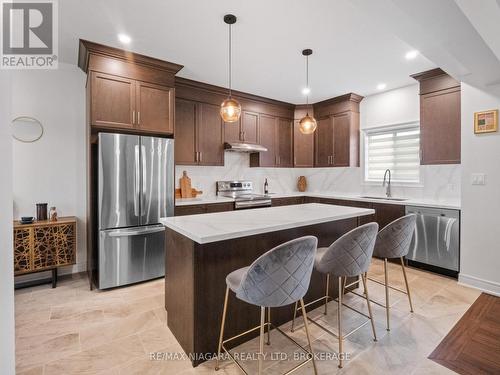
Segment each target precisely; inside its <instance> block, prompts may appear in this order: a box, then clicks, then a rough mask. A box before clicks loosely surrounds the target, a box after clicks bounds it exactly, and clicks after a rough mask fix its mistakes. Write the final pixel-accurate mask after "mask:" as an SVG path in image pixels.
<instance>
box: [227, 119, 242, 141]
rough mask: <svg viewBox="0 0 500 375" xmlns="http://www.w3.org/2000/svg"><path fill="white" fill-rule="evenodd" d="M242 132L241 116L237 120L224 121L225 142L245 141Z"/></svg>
mask: <svg viewBox="0 0 500 375" xmlns="http://www.w3.org/2000/svg"><path fill="white" fill-rule="evenodd" d="M242 138H243V137H242V134H241V117H240V118H239V120H238V121H235V122H225V123H224V142H235V143H238V142H243V139H242Z"/></svg>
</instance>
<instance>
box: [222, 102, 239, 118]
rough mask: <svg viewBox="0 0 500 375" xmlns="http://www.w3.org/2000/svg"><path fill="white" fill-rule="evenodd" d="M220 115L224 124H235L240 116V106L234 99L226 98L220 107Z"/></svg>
mask: <svg viewBox="0 0 500 375" xmlns="http://www.w3.org/2000/svg"><path fill="white" fill-rule="evenodd" d="M220 115H221V117H222V119H223V120H224V121H225V122H236V121H238V120H239V118H240V115H241V104H240V103H238V101H237V100H236V99H233V98H227V99H226V100H224V101H223V102H222V104H221V105H220Z"/></svg>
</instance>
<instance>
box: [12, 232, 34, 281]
mask: <svg viewBox="0 0 500 375" xmlns="http://www.w3.org/2000/svg"><path fill="white" fill-rule="evenodd" d="M32 232H33V228H15V229H14V272H15V273H16V275H17V274H21V273H25V272H30V271H31V270H32V269H33V252H32V248H33V241H32V234H33V233H32Z"/></svg>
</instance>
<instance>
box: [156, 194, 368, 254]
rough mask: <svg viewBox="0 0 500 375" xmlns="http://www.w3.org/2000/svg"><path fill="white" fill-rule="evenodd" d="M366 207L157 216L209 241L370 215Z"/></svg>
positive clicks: (321, 206) (312, 206)
mask: <svg viewBox="0 0 500 375" xmlns="http://www.w3.org/2000/svg"><path fill="white" fill-rule="evenodd" d="M374 213H375V211H374V210H372V209H366V208H357V207H346V206H335V205H330V204H321V203H307V204H299V205H290V206H280V207H267V208H259V209H252V210H235V211H227V212H217V213H211V214H200V215H188V216H174V217H167V218H161V219H160V222H161V223H162V224H163V225H165V226H166V227H167V228H169V229H172V230H174V231H176V232H178V233H180V234H182V235H183V236H185V237H188V238H189V239H191V240H193V241H195V242H197V243H199V244H204V243H210V242H216V241H223V240H228V239H233V238H239V237H246V236H251V235H255V234H261V233H268V232H274V231H280V230H284V229H290V228H295V227H302V226H307V225H314V224H321V223H326V222H330V221H337V220H342V219H349V218H353V217H359V216H365V215H372V214H374Z"/></svg>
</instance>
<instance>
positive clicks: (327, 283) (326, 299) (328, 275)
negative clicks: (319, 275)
mask: <svg viewBox="0 0 500 375" xmlns="http://www.w3.org/2000/svg"><path fill="white" fill-rule="evenodd" d="M329 285H330V274H329V273H327V274H326V293H325V313H324V314H325V315H326V314H328V286H329Z"/></svg>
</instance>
